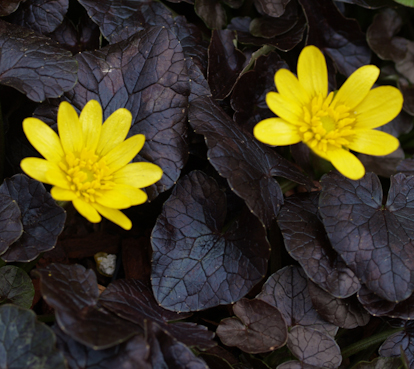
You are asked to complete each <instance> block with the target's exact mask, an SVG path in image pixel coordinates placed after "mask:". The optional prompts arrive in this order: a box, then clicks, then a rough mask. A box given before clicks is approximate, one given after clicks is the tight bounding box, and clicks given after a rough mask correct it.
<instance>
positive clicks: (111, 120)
mask: <svg viewBox="0 0 414 369" xmlns="http://www.w3.org/2000/svg"><path fill="white" fill-rule="evenodd" d="M131 122H132V114H131V113H130V112H129V111H128V110H127V109H124V108H121V109H118V110H116V111H114V112H113V113H112V114H111V115H110V116H109V117H108V119H107V120H106V121H105V123H104V124H103V125H102V130H101V136H100V138H99V143H98V147H97V149H96V153H97V154H98V155H101V156H104V155H106V154H107V153H108V152H109V151H111V150H112V149H113V148H115V147H116V146H117V145H119V144H120V143H121V142H123V141H124V140H125V137H126V136H127V134H128V132H129V129H130V128H131Z"/></svg>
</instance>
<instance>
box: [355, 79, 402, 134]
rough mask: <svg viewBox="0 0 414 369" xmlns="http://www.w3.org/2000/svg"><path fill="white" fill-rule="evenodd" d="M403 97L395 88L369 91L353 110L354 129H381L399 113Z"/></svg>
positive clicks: (381, 87)
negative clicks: (354, 117) (354, 116)
mask: <svg viewBox="0 0 414 369" xmlns="http://www.w3.org/2000/svg"><path fill="white" fill-rule="evenodd" d="M402 105H403V96H402V94H401V92H400V90H398V89H397V88H395V87H392V86H380V87H377V88H374V89H373V90H371V91H369V93H368V95H367V97H366V98H365V99H364V100H363V101H362V102H361V103H360V104H358V105H357V106H356V107H355V108H354V110H355V114H356V124H355V129H358V128H364V129H372V128H377V127H381V126H383V125H384V124H386V123H388V122H390V121H391V120H393V119H394V118H395V117H396V116H397V115H398V113H399V112H400V111H401V109H402Z"/></svg>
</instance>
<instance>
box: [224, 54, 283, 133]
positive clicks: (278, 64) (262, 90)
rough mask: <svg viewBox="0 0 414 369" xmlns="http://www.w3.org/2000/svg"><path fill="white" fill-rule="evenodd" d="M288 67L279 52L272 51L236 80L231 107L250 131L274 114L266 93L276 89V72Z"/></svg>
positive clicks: (237, 118) (234, 117)
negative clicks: (267, 101) (267, 102)
mask: <svg viewBox="0 0 414 369" xmlns="http://www.w3.org/2000/svg"><path fill="white" fill-rule="evenodd" d="M281 68H286V69H288V66H287V64H286V63H285V61H284V60H282V59H281V58H280V56H279V54H277V53H275V52H271V53H270V54H268V55H262V56H260V57H259V58H257V59H256V62H255V65H254V69H252V70H249V71H248V72H246V73H244V74H243V75H242V76H241V77H240V78H239V79H238V81H237V82H236V85H235V86H234V89H233V93H232V94H231V100H230V103H231V107H232V108H233V110H234V111H235V113H234V116H233V119H234V120H235V122H236V123H237V124H238V125H239V126H243V128H245V129H246V130H247V131H248V132H250V133H252V132H253V127H254V126H255V125H256V124H257V123H258V122H259V121H261V120H263V119H266V118H271V117H273V116H274V114H273V113H272V112H271V111H270V109H269V108H268V106H267V104H266V94H267V93H268V92H269V91H275V81H274V76H275V73H276V72H277V71H278V70H279V69H281Z"/></svg>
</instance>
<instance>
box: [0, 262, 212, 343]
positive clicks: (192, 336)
mask: <svg viewBox="0 0 414 369" xmlns="http://www.w3.org/2000/svg"><path fill="white" fill-rule="evenodd" d="M0 270H1V269H0ZM99 302H100V303H101V304H102V305H103V306H105V307H106V308H107V309H109V310H111V311H112V312H114V313H115V314H117V315H118V316H120V317H122V318H124V319H127V320H129V321H131V322H134V323H136V324H138V325H140V326H141V327H142V328H144V322H145V321H146V320H151V321H153V322H156V323H157V324H158V325H159V327H160V328H162V329H163V330H165V331H168V332H169V333H170V334H171V335H172V336H173V337H174V338H176V339H177V340H178V341H181V342H183V343H184V344H186V345H187V346H198V347H199V348H202V349H208V348H211V347H214V346H215V345H216V343H215V342H214V341H212V339H213V337H214V333H213V332H210V331H208V330H207V328H206V327H204V326H202V325H197V324H195V323H187V322H176V321H177V320H181V319H185V318H187V317H188V316H190V314H177V313H174V312H171V311H169V310H165V309H163V308H162V307H161V306H159V305H158V304H157V302H156V301H155V299H154V295H153V294H152V291H151V289H150V287H149V286H147V284H145V283H143V282H141V281H139V280H137V279H127V280H123V279H119V280H117V281H115V282H113V283H111V284H110V285H109V286H108V288H106V289H105V291H104V292H102V294H101V296H100V298H99ZM169 321H175V322H174V323H171V324H168V322H169Z"/></svg>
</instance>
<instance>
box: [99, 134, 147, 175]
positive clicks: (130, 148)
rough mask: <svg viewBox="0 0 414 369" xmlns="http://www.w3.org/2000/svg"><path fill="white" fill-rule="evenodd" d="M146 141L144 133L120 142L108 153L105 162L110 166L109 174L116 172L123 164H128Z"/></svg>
mask: <svg viewBox="0 0 414 369" xmlns="http://www.w3.org/2000/svg"><path fill="white" fill-rule="evenodd" d="M144 143H145V136H144V135H135V136H132V137H130V138H128V139H127V140H125V141H124V142H122V143H120V144H119V145H118V146H116V147H115V148H114V149H112V150H111V151H110V152H109V153H108V154H106V155H105V162H106V165H107V166H108V167H109V173H108V174H111V173H113V172H116V171H117V170H119V169H121V168H122V167H123V166H125V165H127V164H128V163H129V162H130V161H131V160H132V159H133V158H134V157H135V156H136V155H137V154H138V152H139V151H140V150H141V149H142V146H144Z"/></svg>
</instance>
